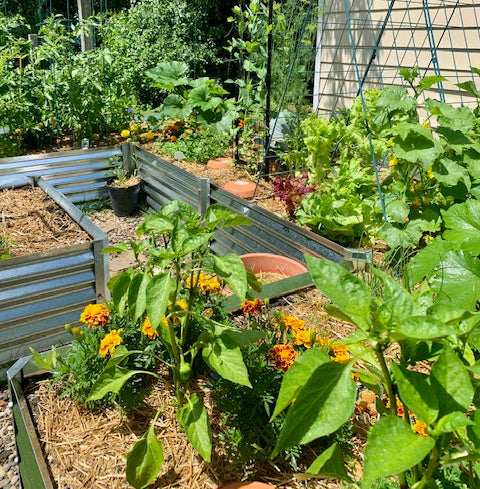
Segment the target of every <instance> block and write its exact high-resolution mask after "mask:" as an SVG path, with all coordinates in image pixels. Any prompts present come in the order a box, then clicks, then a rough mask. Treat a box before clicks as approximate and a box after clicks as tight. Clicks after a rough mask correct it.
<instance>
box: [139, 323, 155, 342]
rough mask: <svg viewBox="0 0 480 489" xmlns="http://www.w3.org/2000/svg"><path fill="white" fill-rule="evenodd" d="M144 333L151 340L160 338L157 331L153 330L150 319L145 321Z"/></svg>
mask: <svg viewBox="0 0 480 489" xmlns="http://www.w3.org/2000/svg"><path fill="white" fill-rule="evenodd" d="M142 333H143V334H144V335H145V336H148V337H149V338H150V339H151V340H154V339H155V338H158V332H157V330H154V329H153V328H152V323H151V322H150V319H148V318H145V321H143V326H142Z"/></svg>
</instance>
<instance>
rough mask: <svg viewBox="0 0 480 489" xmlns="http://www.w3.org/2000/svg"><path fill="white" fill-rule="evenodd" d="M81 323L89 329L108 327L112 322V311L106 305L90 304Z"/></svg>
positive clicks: (84, 311) (81, 316) (82, 315)
mask: <svg viewBox="0 0 480 489" xmlns="http://www.w3.org/2000/svg"><path fill="white" fill-rule="evenodd" d="M80 321H81V322H82V323H85V324H86V325H87V326H88V327H89V328H93V327H94V326H106V325H107V324H108V323H109V322H110V311H109V310H108V309H107V308H106V307H105V304H89V305H88V306H87V307H85V309H84V310H83V312H82V314H81V315H80Z"/></svg>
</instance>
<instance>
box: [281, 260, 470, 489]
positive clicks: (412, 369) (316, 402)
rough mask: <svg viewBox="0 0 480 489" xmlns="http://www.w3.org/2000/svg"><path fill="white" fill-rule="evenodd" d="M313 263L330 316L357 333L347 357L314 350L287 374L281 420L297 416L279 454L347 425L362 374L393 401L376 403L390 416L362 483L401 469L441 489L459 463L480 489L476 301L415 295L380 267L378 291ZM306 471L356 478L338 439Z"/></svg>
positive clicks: (374, 436)
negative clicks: (444, 472)
mask: <svg viewBox="0 0 480 489" xmlns="http://www.w3.org/2000/svg"><path fill="white" fill-rule="evenodd" d="M306 260H307V264H308V266H309V269H310V273H311V275H312V278H313V281H314V283H315V285H316V286H317V288H318V289H319V290H320V291H321V292H322V293H323V294H325V295H326V296H327V297H328V298H329V299H330V300H331V301H332V304H331V305H330V306H327V310H328V312H329V313H330V314H332V315H334V316H336V317H339V318H341V319H343V320H346V321H349V322H350V323H353V324H354V325H355V326H356V327H357V331H355V332H354V333H352V334H351V335H349V336H348V337H347V338H346V339H345V340H344V342H343V344H344V345H346V346H347V347H348V350H349V352H350V358H347V359H346V360H347V361H346V362H344V363H333V362H331V361H327V360H326V359H325V357H324V356H322V355H320V354H319V353H320V348H312V349H311V350H310V351H309V352H306V353H305V354H304V355H302V362H295V363H294V364H293V366H292V367H291V368H290V370H289V371H288V372H287V373H286V374H285V376H284V379H283V383H282V386H281V389H280V393H279V397H278V400H277V404H276V407H275V411H274V414H273V418H275V417H276V416H277V415H278V414H279V413H280V412H282V411H283V410H285V409H287V408H288V413H287V417H286V420H285V425H284V428H283V430H282V433H281V434H280V437H279V440H278V443H277V446H276V448H275V450H274V455H275V454H277V453H278V452H279V451H280V450H282V449H286V448H288V447H291V446H293V445H295V444H305V443H308V442H310V441H312V440H314V439H316V438H319V437H322V436H326V435H329V434H331V433H333V432H334V431H335V430H337V429H338V428H339V427H340V426H342V425H343V424H344V423H346V422H347V420H348V419H349V418H350V416H351V415H352V414H353V410H354V406H355V401H356V393H357V386H356V384H355V381H354V379H353V375H355V376H356V377H358V378H359V381H360V382H361V383H364V384H365V385H368V386H369V388H371V389H373V390H374V391H376V392H377V394H378V395H379V397H382V395H383V397H384V398H386V400H388V403H386V406H384V405H383V403H382V402H380V400H379V402H377V406H378V408H379V412H380V413H381V416H380V419H379V421H377V422H376V423H375V425H374V426H373V427H372V428H371V430H370V432H369V435H368V440H367V444H366V447H365V460H364V467H363V469H364V473H363V478H362V480H361V481H359V483H358V484H359V485H360V487H362V488H363V489H367V488H369V487H371V486H372V484H373V483H374V482H375V481H376V480H377V479H380V478H382V477H387V476H392V475H398V478H399V481H400V487H401V488H402V489H406V488H410V489H423V488H427V487H428V488H430V487H437V486H436V485H435V482H434V474H435V472H436V471H437V470H438V469H442V468H445V467H449V466H451V465H455V466H457V467H459V468H460V470H461V471H462V473H463V476H462V477H463V480H464V481H465V482H466V483H467V484H468V487H470V488H472V489H474V488H478V487H480V481H479V478H478V464H477V462H478V461H479V460H480V438H479V435H478V433H479V431H480V417H479V416H478V411H477V410H476V407H478V398H477V396H476V395H475V392H476V391H477V389H478V387H479V386H480V382H479V379H480V378H479V365H478V361H477V356H478V355H477V356H476V355H475V353H474V351H475V350H474V349H475V348H476V347H477V346H476V345H477V344H476V342H475V337H476V336H477V335H478V331H479V325H480V316H479V314H480V313H479V312H478V311H476V309H475V306H474V307H472V305H471V304H467V303H463V304H461V303H454V304H449V305H446V304H444V303H441V302H439V303H436V302H434V298H435V296H434V294H432V293H430V294H426V293H425V292H424V291H423V293H422V291H419V292H417V293H415V294H411V293H410V292H409V291H408V290H406V289H404V288H403V287H402V286H401V285H400V284H399V283H398V282H396V281H395V280H394V279H393V278H391V277H390V276H389V275H387V274H385V273H383V272H381V271H380V270H372V272H373V276H374V278H375V280H376V281H377V285H376V290H377V292H379V293H378V294H375V293H374V292H373V291H374V290H375V289H370V288H369V287H368V286H367V284H366V283H365V282H364V281H363V280H361V279H360V278H358V277H356V276H354V275H353V274H351V273H349V272H348V271H347V270H346V269H345V268H343V267H342V266H341V265H338V264H335V263H330V262H328V261H325V260H321V259H317V258H312V257H308V256H306ZM387 352H389V354H388V357H390V361H388V357H387ZM413 418H414V419H415V421H412V419H413ZM307 473H310V474H311V475H312V476H322V475H323V476H330V477H339V478H342V479H346V480H350V479H349V477H348V475H347V474H346V471H345V467H344V463H343V457H342V454H341V451H340V449H339V447H338V446H336V445H332V446H331V447H330V448H329V449H328V450H326V451H325V452H324V453H322V454H321V455H320V457H319V458H318V459H317V460H316V461H315V462H314V463H313V464H312V466H311V467H310V468H309V469H308V470H307ZM355 487H358V485H357V484H355Z"/></svg>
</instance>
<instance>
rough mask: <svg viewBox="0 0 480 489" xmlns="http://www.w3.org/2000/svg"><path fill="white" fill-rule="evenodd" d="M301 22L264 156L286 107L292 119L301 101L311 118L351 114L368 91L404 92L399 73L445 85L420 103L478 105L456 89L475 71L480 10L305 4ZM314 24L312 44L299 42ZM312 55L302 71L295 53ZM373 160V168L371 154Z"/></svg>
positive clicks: (444, 5)
mask: <svg viewBox="0 0 480 489" xmlns="http://www.w3.org/2000/svg"><path fill="white" fill-rule="evenodd" d="M316 8H318V15H316V14H317V12H315V10H316ZM301 15H303V17H304V22H303V24H302V27H301V29H299V31H298V32H297V33H296V38H297V48H296V49H295V51H294V53H293V55H292V57H291V59H290V60H288V62H289V64H288V66H289V71H288V73H289V76H288V77H287V78H286V82H285V84H284V86H283V94H282V97H281V98H280V103H279V104H278V106H277V107H276V109H277V114H280V115H279V116H277V118H276V119H275V120H274V121H272V123H271V133H272V135H273V137H272V141H271V142H269V143H268V145H267V147H266V154H267V155H268V154H269V152H270V146H271V145H274V144H275V139H276V137H279V133H280V131H279V130H278V128H279V126H281V124H282V122H283V120H282V119H283V118H284V117H285V116H284V115H283V114H282V111H284V110H286V109H288V108H292V107H293V108H294V112H298V110H299V108H301V107H303V108H304V107H305V102H306V101H308V102H309V103H310V104H311V105H310V107H311V108H312V110H313V111H314V112H316V113H317V114H318V115H321V116H326V117H329V116H330V115H331V114H332V112H338V111H340V112H341V111H342V110H343V109H348V108H350V107H351V106H352V103H353V100H354V99H355V98H356V97H358V96H361V97H362V98H363V92H364V91H365V90H367V89H370V88H374V87H378V88H384V87H386V86H390V85H398V86H407V87H408V84H407V83H406V82H405V80H404V79H403V77H402V76H401V74H400V73H399V70H400V69H401V68H412V67H414V66H418V72H419V76H420V77H422V78H423V77H427V76H431V75H438V76H443V77H445V78H446V80H445V81H439V82H438V83H436V84H434V85H433V86H432V87H431V88H430V89H429V90H425V91H424V92H423V93H422V96H421V99H420V102H421V101H423V100H425V99H426V98H429V97H430V98H434V99H438V100H441V101H444V102H448V103H451V104H453V105H457V106H458V105H475V104H476V103H477V99H476V97H474V96H473V95H472V94H471V93H468V92H467V91H465V90H464V89H462V88H461V87H459V85H460V84H463V83H466V82H469V81H473V79H474V74H473V73H472V70H471V68H472V67H478V66H480V24H479V19H480V5H478V4H476V3H475V2H473V0H472V1H469V2H462V1H460V0H438V1H431V0H430V1H429V0H376V1H375V2H374V1H373V0H318V1H315V0H312V1H311V2H310V4H309V5H308V8H305V9H303V12H302V14H301ZM316 19H318V20H316ZM315 21H316V22H317V28H316V39H315V42H314V44H312V43H311V42H310V39H306V37H308V36H309V29H308V28H306V26H308V25H309V24H311V23H312V22H315ZM310 32H311V30H310ZM312 49H313V50H314V51H315V57H314V58H315V62H314V65H313V64H312V66H310V67H308V66H305V65H302V60H304V59H305V55H302V54H301V53H302V52H304V51H305V50H312ZM275 55H276V53H275V48H274V50H273V56H275ZM305 69H309V70H310V71H309V74H310V77H305V80H307V82H306V83H305V84H304V85H303V91H302V90H299V85H298V84H297V83H293V84H292V83H291V80H292V76H293V75H294V74H295V73H298V72H299V71H302V72H304V71H305ZM290 75H292V76H290ZM367 125H368V121H367ZM280 137H281V136H280ZM372 160H373V161H372V163H373V165H374V167H375V166H376V162H375V158H374V156H373V153H372ZM261 173H262V174H266V173H268V165H265V166H262V170H261ZM262 176H264V175H262Z"/></svg>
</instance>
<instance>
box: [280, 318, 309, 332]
mask: <svg viewBox="0 0 480 489" xmlns="http://www.w3.org/2000/svg"><path fill="white" fill-rule="evenodd" d="M282 321H283V323H284V324H285V329H286V330H287V331H288V330H289V329H291V330H292V333H296V332H297V331H299V330H301V329H305V321H303V319H298V318H296V317H295V316H287V315H286V314H282Z"/></svg>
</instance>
